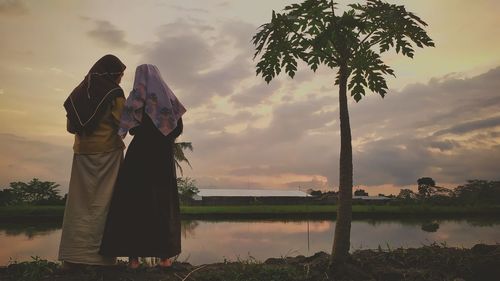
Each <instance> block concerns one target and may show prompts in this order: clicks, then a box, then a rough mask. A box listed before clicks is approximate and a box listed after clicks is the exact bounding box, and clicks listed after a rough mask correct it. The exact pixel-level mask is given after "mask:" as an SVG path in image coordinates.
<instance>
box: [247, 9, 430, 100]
mask: <svg viewBox="0 0 500 281" xmlns="http://www.w3.org/2000/svg"><path fill="white" fill-rule="evenodd" d="M349 8H350V9H348V10H347V11H345V12H344V13H343V14H341V15H337V14H336V11H337V7H336V3H334V2H333V1H332V0H306V1H304V2H303V3H300V4H292V5H290V6H287V7H285V9H284V12H283V13H277V12H275V11H273V12H272V18H271V22H269V23H266V24H263V25H261V26H260V28H259V31H258V33H257V34H256V35H255V36H254V37H253V39H252V40H253V44H254V45H255V48H256V52H255V55H254V58H256V57H257V56H259V55H260V56H261V58H260V60H259V62H258V63H257V75H259V74H260V75H262V77H263V78H264V79H265V80H266V82H268V83H269V82H270V81H271V80H272V79H273V78H274V77H276V76H277V75H279V74H280V73H281V71H282V69H284V71H285V72H286V73H287V74H288V75H289V76H290V77H292V78H293V77H294V76H295V73H296V72H297V64H298V61H299V60H301V61H303V62H305V63H306V64H307V65H308V66H309V68H310V69H312V70H313V71H316V70H317V69H318V67H319V65H325V66H327V67H329V68H332V69H333V68H339V73H338V75H337V80H336V83H337V84H339V78H340V72H341V71H344V72H345V73H344V75H346V77H348V78H349V76H351V75H352V77H351V79H350V81H349V83H348V87H349V90H350V91H351V95H352V96H353V98H354V99H355V100H356V101H359V100H361V98H362V97H363V96H364V95H365V89H366V88H368V89H369V90H370V91H372V92H375V93H378V94H379V95H381V96H382V97H384V96H385V94H386V93H387V83H386V80H385V78H384V75H387V74H389V75H393V76H394V71H393V70H392V69H391V68H390V67H389V66H388V65H386V64H385V63H384V62H383V61H382V59H381V54H382V53H384V52H387V51H389V50H390V49H393V48H394V49H395V51H396V52H397V53H401V54H402V55H403V56H407V57H410V58H413V56H414V52H415V50H414V48H415V46H416V47H419V48H423V47H425V46H429V47H430V46H434V42H433V41H432V39H431V38H430V37H429V36H428V35H427V33H426V31H425V30H424V29H423V27H425V26H427V24H426V23H425V22H424V21H423V20H422V19H420V18H419V17H418V16H416V15H415V14H413V13H411V12H408V11H406V9H405V7H404V6H402V5H395V4H389V3H386V2H383V1H380V0H368V1H366V3H363V4H352V5H349Z"/></svg>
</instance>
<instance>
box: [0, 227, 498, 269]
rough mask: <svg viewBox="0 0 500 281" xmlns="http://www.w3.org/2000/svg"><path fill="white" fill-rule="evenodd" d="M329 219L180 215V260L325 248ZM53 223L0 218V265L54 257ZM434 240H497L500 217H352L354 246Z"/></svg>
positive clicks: (262, 255) (411, 244)
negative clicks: (196, 217) (0, 220)
mask: <svg viewBox="0 0 500 281" xmlns="http://www.w3.org/2000/svg"><path fill="white" fill-rule="evenodd" d="M334 225H335V223H334V222H333V221H327V220H324V221H202V220H194V221H183V222H182V254H181V255H180V257H179V258H178V260H180V261H188V262H190V263H191V264H195V265H199V264H204V263H212V262H220V261H224V259H227V260H238V259H249V258H255V259H257V260H261V261H264V260H265V259H266V258H269V257H285V256H296V255H299V254H302V255H306V256H307V255H312V254H314V253H316V252H318V251H325V252H330V250H331V246H332V241H333V231H334ZM60 236H61V229H60V225H58V224H22V225H21V224H0V265H6V264H8V263H9V260H11V259H12V260H17V261H24V260H30V259H31V256H39V257H41V258H44V259H49V260H55V259H56V258H57V251H58V246H59V239H60ZM433 242H437V243H446V245H448V246H458V247H471V246H473V245H475V244H477V243H488V244H495V243H499V242H500V219H488V220H485V219H475V220H432V221H431V220H411V221H408V220H357V221H353V223H352V235H351V246H352V250H356V249H373V248H377V247H378V246H379V245H380V246H381V247H382V248H385V249H386V248H387V247H390V248H396V247H401V246H403V247H419V246H421V245H428V244H431V243H433Z"/></svg>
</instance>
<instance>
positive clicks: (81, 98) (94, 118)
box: [64, 55, 126, 135]
mask: <svg viewBox="0 0 500 281" xmlns="http://www.w3.org/2000/svg"><path fill="white" fill-rule="evenodd" d="M125 68H126V66H125V65H124V64H123V63H122V62H121V61H120V59H118V58H117V57H115V56H113V55H105V56H104V57H102V58H100V59H99V60H98V61H97V62H96V63H95V64H94V66H92V68H91V69H90V71H89V73H88V74H87V75H86V76H85V78H84V79H83V81H82V82H81V83H80V84H79V85H78V86H77V87H76V88H75V89H74V90H73V92H71V94H70V95H69V97H68V98H67V99H66V101H65V102H64V108H65V109H66V116H67V118H68V128H67V129H68V131H69V132H70V133H72V134H75V133H76V134H79V135H80V134H82V133H85V134H91V133H92V132H93V131H94V130H95V128H96V127H97V125H98V124H99V121H101V119H102V117H103V114H104V113H105V112H106V106H107V105H109V104H110V103H111V102H112V101H113V100H114V99H115V98H117V97H123V98H125V95H124V94H123V90H122V88H121V87H120V86H119V85H118V84H117V83H116V79H117V78H118V77H119V76H120V75H121V74H122V73H123V71H124V70H125Z"/></svg>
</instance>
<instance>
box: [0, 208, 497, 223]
mask: <svg viewBox="0 0 500 281" xmlns="http://www.w3.org/2000/svg"><path fill="white" fill-rule="evenodd" d="M63 214H64V206H8V207H0V222H12V221H23V220H36V221H57V220H61V218H62V216H63ZM335 214H336V206H334V205H245V206H182V207H181V215H182V217H183V218H185V219H266V218H269V219H280V218H283V219H292V218H303V219H308V218H317V219H332V218H335ZM498 215H500V206H427V205H408V206H385V205H384V206H380V205H354V206H353V217H354V218H398V217H405V218H407V217H426V216H428V217H443V218H447V217H450V218H459V217H471V216H492V217H493V216H498Z"/></svg>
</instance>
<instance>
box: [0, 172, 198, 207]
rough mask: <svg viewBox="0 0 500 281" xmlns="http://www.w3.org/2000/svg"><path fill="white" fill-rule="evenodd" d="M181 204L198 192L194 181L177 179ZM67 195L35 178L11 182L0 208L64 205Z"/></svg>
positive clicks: (1, 194) (0, 191)
mask: <svg viewBox="0 0 500 281" xmlns="http://www.w3.org/2000/svg"><path fill="white" fill-rule="evenodd" d="M177 185H178V190H179V197H180V199H181V202H185V201H188V200H189V199H190V198H191V197H193V195H195V194H197V193H198V192H199V190H198V188H197V187H196V181H195V180H194V179H192V178H189V177H184V178H183V177H179V178H177ZM66 197H67V194H66V195H64V196H61V195H60V190H59V184H57V183H55V182H50V181H41V180H39V179H37V178H34V179H32V180H31V181H30V182H28V183H25V182H11V183H10V184H9V187H7V188H0V206H11V205H64V204H65V203H66Z"/></svg>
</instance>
